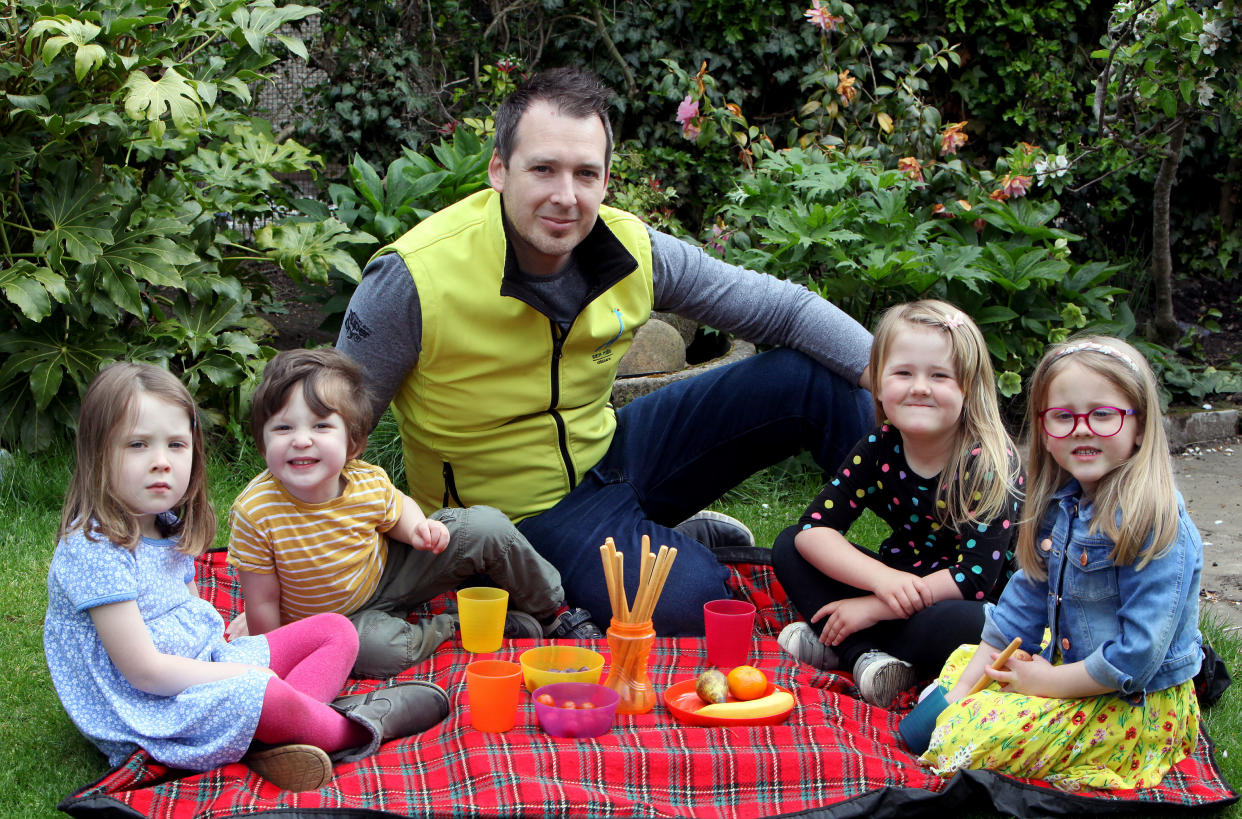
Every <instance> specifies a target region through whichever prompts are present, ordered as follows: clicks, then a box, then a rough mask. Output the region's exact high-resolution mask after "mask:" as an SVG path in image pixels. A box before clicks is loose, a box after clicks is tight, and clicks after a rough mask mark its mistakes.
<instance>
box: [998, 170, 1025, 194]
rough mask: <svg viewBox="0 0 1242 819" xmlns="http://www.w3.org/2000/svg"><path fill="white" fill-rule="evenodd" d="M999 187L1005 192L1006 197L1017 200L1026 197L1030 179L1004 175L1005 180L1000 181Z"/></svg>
mask: <svg viewBox="0 0 1242 819" xmlns="http://www.w3.org/2000/svg"><path fill="white" fill-rule="evenodd" d="M1001 187H1002V189H1003V190H1004V191H1005V195H1006V196H1010V197H1013V198H1014V199H1017V198H1018V197H1021V196H1026V192H1027V190H1028V189H1029V188H1030V187H1031V177H1029V176H1021V175H1019V176H1010V175H1009V174H1005V178H1004V179H1002V180H1001Z"/></svg>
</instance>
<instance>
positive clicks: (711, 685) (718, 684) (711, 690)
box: [694, 668, 729, 703]
mask: <svg viewBox="0 0 1242 819" xmlns="http://www.w3.org/2000/svg"><path fill="white" fill-rule="evenodd" d="M694 693H696V694H698V695H699V699H701V700H703V702H706V703H714V702H724V701H725V700H727V699H728V698H729V679H728V678H727V677H725V675H724V674H723V673H722V672H721V671H720V670H719V669H716V668H710V669H708V670H707V671H704V672H703V673H702V674H700V675H699V679H698V681H697V682H695V684H694Z"/></svg>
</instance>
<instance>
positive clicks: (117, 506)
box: [56, 362, 216, 555]
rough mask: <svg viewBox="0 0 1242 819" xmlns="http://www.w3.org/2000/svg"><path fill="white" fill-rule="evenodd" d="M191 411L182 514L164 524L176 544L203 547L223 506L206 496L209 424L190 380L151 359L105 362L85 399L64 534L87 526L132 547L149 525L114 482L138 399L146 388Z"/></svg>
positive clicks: (178, 507) (90, 532)
mask: <svg viewBox="0 0 1242 819" xmlns="http://www.w3.org/2000/svg"><path fill="white" fill-rule="evenodd" d="M141 393H146V394H148V395H151V396H154V397H155V398H158V399H159V400H160V401H163V402H165V403H167V404H171V405H172V406H174V407H178V408H180V409H182V410H184V411H185V413H186V415H188V416H189V418H190V436H191V441H192V446H193V452H194V458H193V462H192V464H191V466H190V482H189V484H188V485H187V487H186V492H185V496H184V497H182V498H181V499H180V501H178V503H177V504H175V505H174V507H173V509H172V511H173V513H174V514H175V515H176V518H177V520H176V522H175V523H174V524H172V525H171V526H170V527H164V526H161V530H162V531H163V533H164V535H165V536H166V537H174V536H175V537H177V538H178V543H177V548H178V549H179V550H180V551H182V552H185V553H187V554H191V555H197V554H201V553H202V552H203V551H204V550H205V549H206V548H207V547H208V546H210V545H211V543H212V541H213V540H215V537H216V514H215V511H214V510H213V509H212V507H211V502H210V500H209V499H208V497H207V480H206V477H205V475H204V465H203V459H204V447H203V430H202V425H201V424H200V423H199V422H198V410H197V408H196V407H195V405H194V399H193V398H191V397H190V393H189V391H188V390H186V388H185V386H184V385H183V384H182V383H181V382H180V381H178V380H177V378H176V377H175V376H174V375H172V374H171V373H169V372H167V371H166V370H162V369H160V368H159V367H154V366H152V365H150V364H134V363H130V362H119V363H116V364H110V365H108V366H107V367H105V368H104V369H102V370H100V372H99V374H98V375H97V376H95V379H94V380H93V381H91V385H90V386H89V387H88V388H87V390H86V396H85V397H84V398H83V399H82V409H81V411H80V412H79V413H78V436H77V444H76V447H75V454H76V463H75V465H74V470H73V478H72V479H71V480H70V482H69V491H68V492H67V493H66V495H65V505H64V508H63V509H62V510H61V514H60V528H59V529H58V530H57V534H56V537H57V539H61V538H63V537H65V536H66V535H67V534H69V533H70V532H73V531H76V530H78V529H81V530H82V531H83V532H84V533H85V534H86V536H87V537H88V538H90V539H91V540H95V539H97V537H102V538H106V539H108V540H110V541H112V542H113V543H116V544H117V545H118V546H124V547H125V548H126V549H130V550H131V551H132V550H133V549H134V547H135V546H137V545H138V539H139V538H140V537H141V535H142V533H141V530H140V529H139V525H138V516H137V515H135V514H134V513H133V511H131V510H130V509H127V508H126V507H125V505H124V504H122V503H121V501H120V500H119V499H118V498H117V495H116V492H115V490H114V483H115V480H116V462H117V454H118V446H119V437H120V436H121V435H122V434H123V433H124V432H126V431H127V430H128V428H129V426H130V425H131V424H132V423H133V413H134V400H135V398H136V397H137V396H138V395H139V394H141Z"/></svg>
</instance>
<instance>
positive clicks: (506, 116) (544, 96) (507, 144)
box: [496, 67, 612, 168]
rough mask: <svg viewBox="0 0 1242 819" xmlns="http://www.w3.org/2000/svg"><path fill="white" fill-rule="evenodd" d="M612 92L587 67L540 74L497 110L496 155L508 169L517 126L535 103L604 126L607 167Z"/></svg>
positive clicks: (554, 70) (609, 159) (510, 96)
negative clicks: (540, 103) (594, 121)
mask: <svg viewBox="0 0 1242 819" xmlns="http://www.w3.org/2000/svg"><path fill="white" fill-rule="evenodd" d="M610 96H611V92H610V91H609V90H608V87H607V86H606V85H604V84H603V83H602V82H600V79H599V77H597V76H595V74H593V73H592V72H590V71H587V70H586V69H585V68H571V67H566V68H550V69H548V70H547V71H540V72H539V73H538V74H536V75H534V76H533V77H531V78H530V79H528V80H527V81H526V82H524V83H522V85H521V86H520V87H519V88H518V89H517V90H516V91H514V92H513V93H512V94H510V95H509V96H508V98H507V99H505V101H504V102H502V103H501V104H500V107H499V108H498V109H496V154H497V155H498V156H499V157H500V161H501V162H503V163H504V165H505V167H508V166H509V157H511V156H513V149H514V147H515V146H516V144H517V127H518V122H520V121H521V119H522V115H523V114H525V113H526V109H528V108H529V107H530V105H531V103H533V102H539V101H544V102H548V103H550V104H551V105H552V106H553V107H554V108H556V109H557V111H559V112H560V113H561V114H564V115H565V116H570V117H574V118H576V119H583V118H586V117H589V116H591V115H595V116H597V117H599V119H600V122H602V123H603V124H604V139H605V143H604V144H605V148H604V167H605V168H606V167H608V165H609V163H610V162H611V161H612V123H611V122H610V121H609V119H608V98H609V97H610Z"/></svg>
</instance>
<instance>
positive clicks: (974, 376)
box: [870, 299, 1019, 526]
mask: <svg viewBox="0 0 1242 819" xmlns="http://www.w3.org/2000/svg"><path fill="white" fill-rule="evenodd" d="M908 329H931V330H936V331H938V332H940V333H942V334H943V335H944V337H945V339H946V340H947V341H948V342H949V351H950V357H951V359H952V363H953V372H954V376H955V377H956V378H957V383H958V385H959V386H960V387H961V390H962V414H961V417H960V419H959V421H960V422H959V424H958V426H957V430H956V432H955V433H954V436H953V448H952V454H951V455H950V456H949V461H948V463H946V464H945V466H944V469H942V470H941V471H940V485H939V487H938V489H937V495H938V497H940V498H941V499H942V500H943V501H944V508H943V509H940V510H938V511H939V514H940V516H941V523H951V524H952V525H955V526H956V525H961V524H963V523H967V522H980V521H986V520H990V519H992V518H995V517H997V516H999V515H1002V514H1004V513H1005V512H1006V511H1007V507H1008V504H1009V498H1010V495H1011V493H1012V492H1013V491H1016V487H1017V480H1018V470H1019V464H1018V458H1017V456H1016V447H1015V446H1014V443H1013V440H1012V439H1011V438H1010V437H1009V433H1008V432H1007V431H1006V430H1005V423H1004V421H1002V420H1001V416H1000V407H999V406H998V405H997V402H996V376H995V375H994V374H993V371H992V360H991V357H990V356H989V354H988V347H987V343H986V342H985V341H984V340H983V334H982V333H980V332H979V328H978V327H976V326H975V323H974V322H973V321H971V320H970V318H969V317H968V316H966V315H965V314H964V313H962V312H961V311H960V310H958V309H957V308H956V307H954V306H953V305H951V304H948V303H946V302H943V301H937V300H935V299H924V300H922V301H915V302H910V303H908V304H898V305H896V306H894V307H890V308H889V309H888V310H887V311H885V313H884V315H883V316H882V317H881V318H880V322H879V324H877V325H876V328H875V342H874V343H873V344H872V346H871V363H870V367H871V377H872V380H873V382H874V383H875V384H876V387H877V388H876V389H875V390H874V391H873V392H872V398H873V399H874V401H875V417H876V421H877V422H879V423H884V422H886V421H887V419H886V418H885V415H884V406H883V405H882V404H881V403H880V397H879V392H880V391H879V388H878V385H879V382H880V378H881V377H882V375H883V372H884V364H885V362H886V361H887V359H888V352H889V349H890V348H891V347H892V345H893V339H894V338H896V337H897V335H898V333H901V332H902V331H903V330H908ZM998 478H999V479H998Z"/></svg>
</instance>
